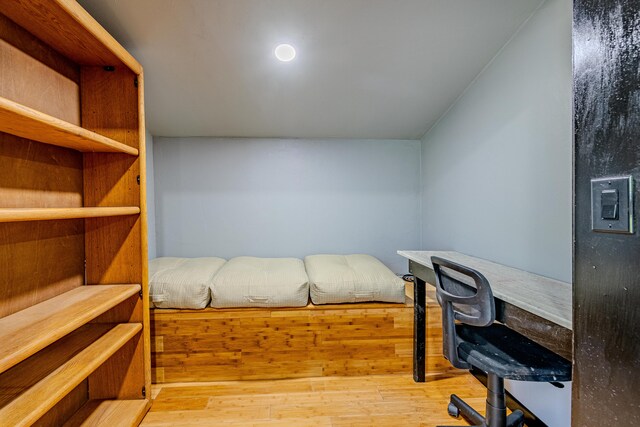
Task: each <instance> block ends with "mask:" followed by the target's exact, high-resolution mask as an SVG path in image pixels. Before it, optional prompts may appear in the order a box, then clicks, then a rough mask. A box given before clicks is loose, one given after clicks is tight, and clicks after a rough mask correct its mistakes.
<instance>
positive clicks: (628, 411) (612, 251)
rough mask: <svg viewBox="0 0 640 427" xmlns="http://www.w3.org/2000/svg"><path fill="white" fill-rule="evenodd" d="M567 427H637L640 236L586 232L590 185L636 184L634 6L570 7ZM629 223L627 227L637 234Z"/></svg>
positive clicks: (593, 3)
mask: <svg viewBox="0 0 640 427" xmlns="http://www.w3.org/2000/svg"><path fill="white" fill-rule="evenodd" d="M573 12H574V16H573V40H574V55H575V56H574V74H573V78H574V126H575V129H574V130H575V151H574V155H575V158H574V160H575V161H574V165H575V174H574V176H575V179H574V186H575V209H574V238H575V239H574V242H575V243H574V302H573V307H574V331H575V342H574V356H575V364H574V381H573V404H572V424H573V425H574V426H595V425H608V424H616V425H625V426H632V425H638V424H640V406H638V402H640V388H638V384H637V383H638V381H637V379H638V372H640V327H638V325H640V309H639V308H638V307H639V306H640V262H639V254H640V235H639V234H638V232H637V231H636V233H635V234H633V235H622V234H610V233H595V232H592V231H591V189H590V180H591V179H592V178H601V177H609V176H616V175H632V176H633V177H634V179H635V182H636V189H635V213H636V215H637V214H638V213H640V210H639V209H638V202H637V200H638V198H639V197H640V192H639V191H638V185H637V184H638V180H639V179H640V144H639V143H638V141H640V90H639V88H640V74H639V73H638V70H639V69H640V43H638V40H639V39H640V1H638V0H624V1H623V0H607V1H604V0H576V1H574V9H573ZM637 226H638V220H637V219H636V221H635V227H636V229H637Z"/></svg>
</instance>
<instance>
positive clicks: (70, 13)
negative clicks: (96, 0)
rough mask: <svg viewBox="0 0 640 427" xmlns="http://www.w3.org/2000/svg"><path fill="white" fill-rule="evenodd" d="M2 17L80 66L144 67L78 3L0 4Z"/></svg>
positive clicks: (25, 0)
mask: <svg viewBox="0 0 640 427" xmlns="http://www.w3.org/2000/svg"><path fill="white" fill-rule="evenodd" d="M0 13H2V14H4V15H6V16H8V17H9V18H10V19H11V20H12V21H14V22H15V23H17V24H18V25H20V26H21V27H23V28H25V29H26V30H27V31H29V32H30V33H32V34H34V35H35V36H37V37H38V38H39V39H40V40H42V41H44V42H45V43H47V44H48V45H50V46H51V47H53V48H54V49H56V50H57V51H58V52H60V53H62V54H63V55H64V56H66V57H68V58H69V59H71V60H72V61H74V62H76V63H78V64H80V65H102V66H105V65H111V66H117V65H119V64H124V65H125V66H126V67H128V68H129V69H130V70H131V71H133V72H134V73H136V74H140V73H142V66H140V64H139V63H138V61H136V60H135V59H134V58H133V56H131V54H130V53H129V52H127V51H126V50H125V49H124V48H123V47H122V46H121V45H120V44H119V43H118V42H117V41H116V40H115V39H114V38H113V37H112V36H111V35H110V34H109V33H108V32H107V31H106V30H105V29H104V28H103V27H102V26H101V25H100V24H99V23H98V22H97V21H96V20H95V19H93V18H92V17H91V15H89V13H88V12H87V11H86V10H84V9H83V8H82V6H80V5H79V4H78V3H77V2H76V1H75V0H12V1H2V2H0Z"/></svg>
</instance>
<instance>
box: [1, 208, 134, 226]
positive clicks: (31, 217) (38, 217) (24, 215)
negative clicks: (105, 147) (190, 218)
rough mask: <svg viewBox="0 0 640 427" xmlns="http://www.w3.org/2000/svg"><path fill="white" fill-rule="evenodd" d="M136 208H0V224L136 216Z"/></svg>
mask: <svg viewBox="0 0 640 427" xmlns="http://www.w3.org/2000/svg"><path fill="white" fill-rule="evenodd" d="M139 213H140V208H139V207H137V206H118V207H105V208H0V222H18V221H45V220H53V219H77V218H99V217H105V216H124V215H137V214H139Z"/></svg>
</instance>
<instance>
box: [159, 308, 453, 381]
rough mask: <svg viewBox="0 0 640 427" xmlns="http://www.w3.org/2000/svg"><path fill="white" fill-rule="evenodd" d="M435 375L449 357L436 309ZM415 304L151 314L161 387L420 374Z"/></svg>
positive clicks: (430, 364)
mask: <svg viewBox="0 0 640 427" xmlns="http://www.w3.org/2000/svg"><path fill="white" fill-rule="evenodd" d="M427 312H428V316H427V317H428V323H429V327H428V328H427V330H428V331H429V336H428V337H427V348H428V354H427V370H428V373H429V375H433V374H443V373H455V372H456V370H454V369H453V368H452V367H451V365H450V364H449V363H448V362H447V361H446V360H445V359H444V358H443V357H442V356H441V353H442V334H441V332H440V329H439V327H440V325H441V320H440V307H439V306H438V304H437V303H436V302H435V301H434V300H433V299H430V301H429V304H428V309H427ZM412 336H413V302H412V301H411V300H410V299H407V302H406V303H405V304H385V303H359V304H335V305H321V306H314V305H311V304H310V305H308V306H307V307H302V308H277V309H269V308H238V309H214V308H207V309H204V310H171V309H154V310H151V342H152V345H151V365H152V378H153V381H154V382H156V383H174V382H190V381H228V380H244V379H247V380H248V379H251V380H255V379H280V378H300V377H321V376H350V375H367V374H372V375H373V374H391V373H406V374H407V375H411V372H412Z"/></svg>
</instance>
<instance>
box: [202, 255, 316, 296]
mask: <svg viewBox="0 0 640 427" xmlns="http://www.w3.org/2000/svg"><path fill="white" fill-rule="evenodd" d="M308 302H309V278H308V277H307V273H306V272H305V270H304V263H303V262H302V260H299V259H296V258H254V257H237V258H233V259H230V260H229V261H228V262H227V263H226V264H225V265H224V266H223V267H222V268H221V269H220V271H219V272H218V274H216V277H214V279H213V281H212V283H211V307H217V308H223V307H303V306H306V305H307V303H308Z"/></svg>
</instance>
